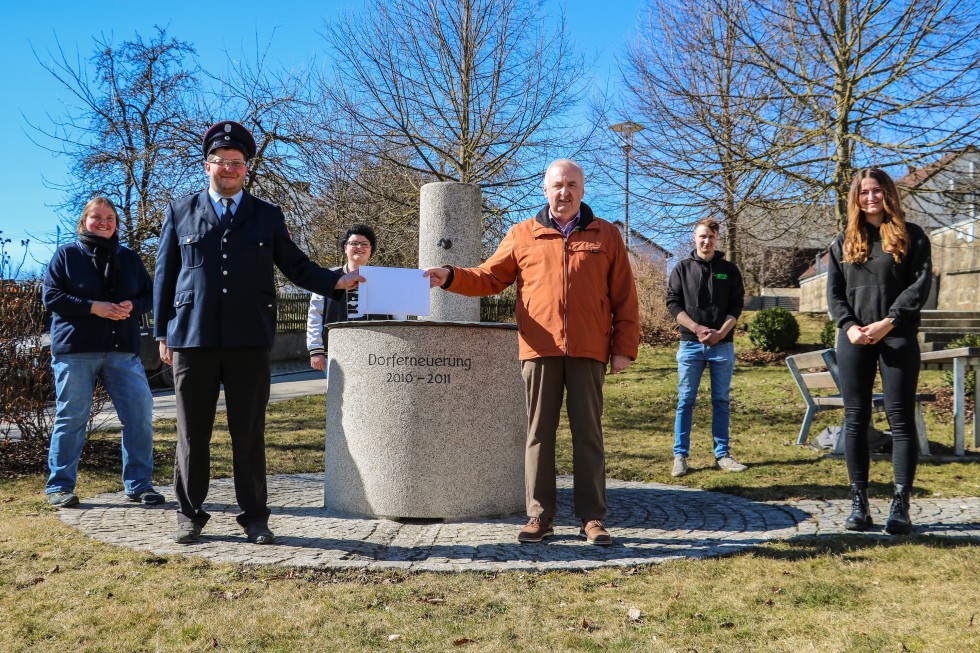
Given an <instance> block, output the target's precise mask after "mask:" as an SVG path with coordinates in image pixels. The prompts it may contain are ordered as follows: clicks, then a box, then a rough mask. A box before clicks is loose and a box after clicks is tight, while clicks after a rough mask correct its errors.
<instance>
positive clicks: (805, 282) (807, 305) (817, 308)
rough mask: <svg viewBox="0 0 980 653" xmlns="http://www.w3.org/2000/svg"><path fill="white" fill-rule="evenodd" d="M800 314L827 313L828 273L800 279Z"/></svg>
mask: <svg viewBox="0 0 980 653" xmlns="http://www.w3.org/2000/svg"><path fill="white" fill-rule="evenodd" d="M800 312H801V313H826V312H827V273H826V272H822V273H820V274H816V275H814V276H812V277H808V278H806V279H800Z"/></svg>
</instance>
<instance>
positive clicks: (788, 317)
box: [749, 306, 800, 351]
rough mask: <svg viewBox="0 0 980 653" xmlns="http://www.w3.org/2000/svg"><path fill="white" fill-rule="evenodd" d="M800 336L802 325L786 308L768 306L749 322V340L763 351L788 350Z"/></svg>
mask: <svg viewBox="0 0 980 653" xmlns="http://www.w3.org/2000/svg"><path fill="white" fill-rule="evenodd" d="M799 337H800V325H799V323H798V322H797V321H796V318H795V317H793V314H792V313H790V312H789V311H787V310H786V309H785V308H779V307H778V306H777V307H773V308H766V309H763V310H761V311H759V312H758V313H756V314H755V317H754V318H753V319H752V322H751V323H750V324H749V340H751V341H752V344H753V345H755V346H756V347H758V348H759V349H761V350H762V351H786V350H787V349H789V348H790V347H792V346H793V345H795V344H796V341H797V340H798V339H799Z"/></svg>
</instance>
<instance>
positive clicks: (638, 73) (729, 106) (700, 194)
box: [610, 0, 788, 262]
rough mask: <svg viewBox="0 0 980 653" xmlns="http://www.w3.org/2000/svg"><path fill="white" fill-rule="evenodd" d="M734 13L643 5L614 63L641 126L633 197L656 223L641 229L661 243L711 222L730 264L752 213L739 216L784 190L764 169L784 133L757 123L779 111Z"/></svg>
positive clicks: (732, 7)
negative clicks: (721, 227)
mask: <svg viewBox="0 0 980 653" xmlns="http://www.w3.org/2000/svg"><path fill="white" fill-rule="evenodd" d="M740 7H741V0H703V1H697V0H679V1H676V2H675V1H672V0H652V2H651V3H650V5H649V8H648V11H647V13H646V15H645V18H644V19H643V20H642V21H641V25H640V30H639V36H638V37H637V39H636V41H635V42H634V43H633V44H632V45H631V47H630V48H629V50H628V51H627V53H626V56H625V60H624V62H623V63H622V66H621V72H622V80H623V87H624V89H625V93H624V102H623V105H622V108H620V109H619V111H620V112H621V113H622V114H623V115H628V116H630V117H631V119H632V120H635V121H636V122H638V123H640V124H642V125H643V127H645V129H643V130H642V131H640V132H638V133H636V134H635V135H634V136H633V138H634V142H633V146H634V147H633V150H632V156H633V158H634V160H635V161H636V163H637V166H636V168H634V170H636V172H637V173H638V174H637V177H638V178H639V179H638V181H639V182H640V183H639V186H640V189H639V193H638V195H640V197H641V199H642V200H644V201H645V203H646V204H647V206H648V207H652V208H653V213H654V214H663V215H664V216H665V217H664V218H663V219H661V221H660V222H659V223H658V224H657V225H647V226H648V227H653V228H654V229H656V230H657V231H658V232H659V234H660V236H661V238H663V237H664V236H669V235H671V232H673V233H674V234H677V235H678V236H680V235H681V234H683V236H685V237H686V236H687V235H688V234H689V232H690V225H691V224H692V223H693V222H695V221H696V220H697V219H698V218H701V217H704V216H707V215H710V216H714V217H717V218H719V219H721V220H722V221H723V222H724V224H725V249H726V250H727V253H728V256H729V258H730V260H732V261H734V262H738V260H739V258H740V256H741V253H740V251H739V250H740V245H741V244H742V242H743V239H742V238H741V233H742V231H743V229H744V230H747V231H751V230H752V229H753V227H754V220H753V215H758V212H755V213H753V212H751V211H748V209H750V208H751V207H752V206H753V205H755V204H758V203H760V202H766V203H769V204H772V203H774V202H775V201H777V200H778V199H779V198H780V197H781V196H783V195H785V194H786V192H787V189H786V188H784V187H783V180H782V179H780V178H778V177H777V176H776V175H774V174H773V173H772V172H771V170H770V164H771V161H772V159H773V158H774V155H775V152H776V151H778V146H779V143H780V142H781V140H782V139H783V138H784V135H785V129H784V128H782V127H781V125H779V124H774V123H773V121H768V122H762V121H759V120H758V119H757V117H756V116H757V115H758V114H759V113H760V112H762V111H763V110H766V111H767V112H769V113H770V114H776V115H782V114H784V112H786V111H787V110H788V106H787V105H786V103H785V102H780V100H779V99H778V98H777V97H776V93H775V90H776V86H775V84H774V83H773V81H772V80H770V79H768V78H767V77H766V76H765V75H764V74H762V73H761V72H760V71H759V70H758V69H757V68H755V67H752V66H750V65H748V64H747V63H746V62H745V61H744V57H742V56H741V53H740V49H741V46H742V44H741V40H740V35H741V32H740V30H739V28H738V27H737V25H736V24H735V23H736V21H737V20H738V19H739V14H740V10H739V8H740ZM616 144H618V143H616V142H615V141H613V142H611V143H610V145H616ZM610 158H611V159H612V160H614V161H615V160H617V159H618V158H619V157H610ZM614 171H615V172H617V178H619V179H622V178H623V177H622V175H621V174H618V171H616V170H615V169H614ZM759 236H760V237H761V236H762V234H761V233H760V234H759Z"/></svg>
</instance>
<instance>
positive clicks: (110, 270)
mask: <svg viewBox="0 0 980 653" xmlns="http://www.w3.org/2000/svg"><path fill="white" fill-rule="evenodd" d="M78 240H80V241H81V242H82V244H83V245H85V246H86V247H88V248H89V249H90V250H92V252H94V253H93V254H92V264H93V265H95V269H96V270H98V271H99V273H101V274H102V283H103V284H104V286H105V288H106V290H108V291H109V292H110V293H114V292H115V291H116V287H117V286H118V285H119V233H118V232H116V233H114V234H112V237H111V238H103V237H101V236H96V235H95V234H93V233H92V232H90V231H83V232H82V233H81V234H80V235H79V236H78Z"/></svg>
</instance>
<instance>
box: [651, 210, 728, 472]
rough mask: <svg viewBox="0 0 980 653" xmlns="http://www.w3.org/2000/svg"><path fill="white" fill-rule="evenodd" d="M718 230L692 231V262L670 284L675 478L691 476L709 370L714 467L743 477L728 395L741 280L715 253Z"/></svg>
mask: <svg viewBox="0 0 980 653" xmlns="http://www.w3.org/2000/svg"><path fill="white" fill-rule="evenodd" d="M718 231H719V224H718V221H717V220H715V219H714V218H702V219H701V220H698V222H697V223H696V224H695V225H694V246H695V249H694V251H693V252H691V256H690V257H688V258H686V259H684V260H682V261H680V262H678V263H677V265H676V266H675V267H674V270H673V272H671V273H670V281H669V282H668V284H667V309H668V310H669V311H670V314H671V315H673V316H674V319H675V320H677V324H679V325H680V329H681V343H680V347H679V348H678V350H677V375H678V381H677V417H676V419H675V422H674V467H673V470H672V471H671V475H673V476H684V475H685V474H687V469H688V467H687V457H688V454H689V453H690V449H691V422H692V418H693V415H694V400H695V398H696V397H697V394H698V386H699V385H700V384H701V375H702V374H703V373H704V368H705V367H706V366H707V367H708V369H709V370H710V373H711V407H712V410H711V435H712V437H713V439H714V445H715V446H714V453H715V466H716V467H718V469H723V470H725V471H728V472H741V471H743V470H745V469H746V467H745V465H743V464H742V463H740V462H738V461H737V460H735V458H733V457H732V454H731V451H730V450H729V446H728V438H729V428H728V424H729V416H730V411H729V399H728V396H729V389H730V387H731V382H732V373H733V372H734V371H735V345H734V343H733V342H732V336H733V333H732V332H733V331H734V329H735V322H736V321H737V320H738V316H739V315H740V314H741V313H742V304H743V302H744V300H745V287H744V286H743V285H742V274H741V272H739V271H738V268H737V267H736V266H735V264H734V263H731V262H729V261H726V260H725V253H724V252H719V251H717V250H716V249H715V246H716V245H717V243H718Z"/></svg>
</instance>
